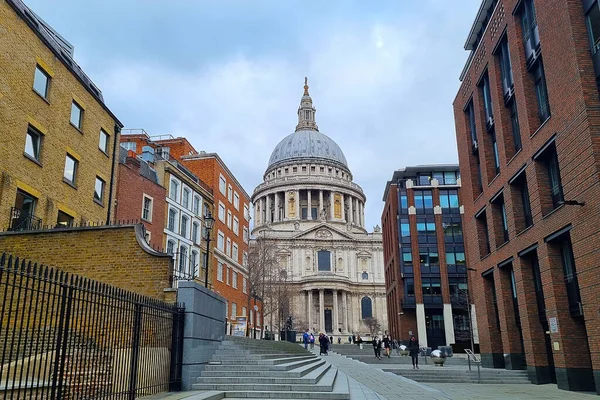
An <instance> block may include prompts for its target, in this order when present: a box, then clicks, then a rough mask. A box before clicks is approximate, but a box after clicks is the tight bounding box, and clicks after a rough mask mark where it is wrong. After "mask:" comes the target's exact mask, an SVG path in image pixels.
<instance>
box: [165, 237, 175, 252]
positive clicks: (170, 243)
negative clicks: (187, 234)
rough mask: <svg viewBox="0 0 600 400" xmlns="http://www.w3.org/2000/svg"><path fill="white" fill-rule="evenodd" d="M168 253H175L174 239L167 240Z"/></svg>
mask: <svg viewBox="0 0 600 400" xmlns="http://www.w3.org/2000/svg"><path fill="white" fill-rule="evenodd" d="M167 253H168V254H170V255H173V254H175V242H174V241H172V240H169V241H168V242H167Z"/></svg>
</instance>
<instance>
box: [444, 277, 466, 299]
mask: <svg viewBox="0 0 600 400" xmlns="http://www.w3.org/2000/svg"><path fill="white" fill-rule="evenodd" d="M448 288H449V292H450V296H454V297H459V298H460V297H463V298H465V301H466V296H467V292H468V286H467V277H466V276H453V277H449V278H448Z"/></svg>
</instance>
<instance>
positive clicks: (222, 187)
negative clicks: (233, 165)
mask: <svg viewBox="0 0 600 400" xmlns="http://www.w3.org/2000/svg"><path fill="white" fill-rule="evenodd" d="M219 192H221V194H222V195H223V196H224V195H226V194H227V181H226V180H225V177H224V176H223V175H220V176H219Z"/></svg>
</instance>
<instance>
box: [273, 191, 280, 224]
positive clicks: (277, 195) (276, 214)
mask: <svg viewBox="0 0 600 400" xmlns="http://www.w3.org/2000/svg"><path fill="white" fill-rule="evenodd" d="M273 222H279V193H277V192H276V193H275V220H274V221H273Z"/></svg>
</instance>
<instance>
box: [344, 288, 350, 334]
mask: <svg viewBox="0 0 600 400" xmlns="http://www.w3.org/2000/svg"><path fill="white" fill-rule="evenodd" d="M342 315H343V317H344V328H343V331H344V333H348V332H349V331H350V330H349V329H348V292H346V291H343V292H342Z"/></svg>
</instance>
